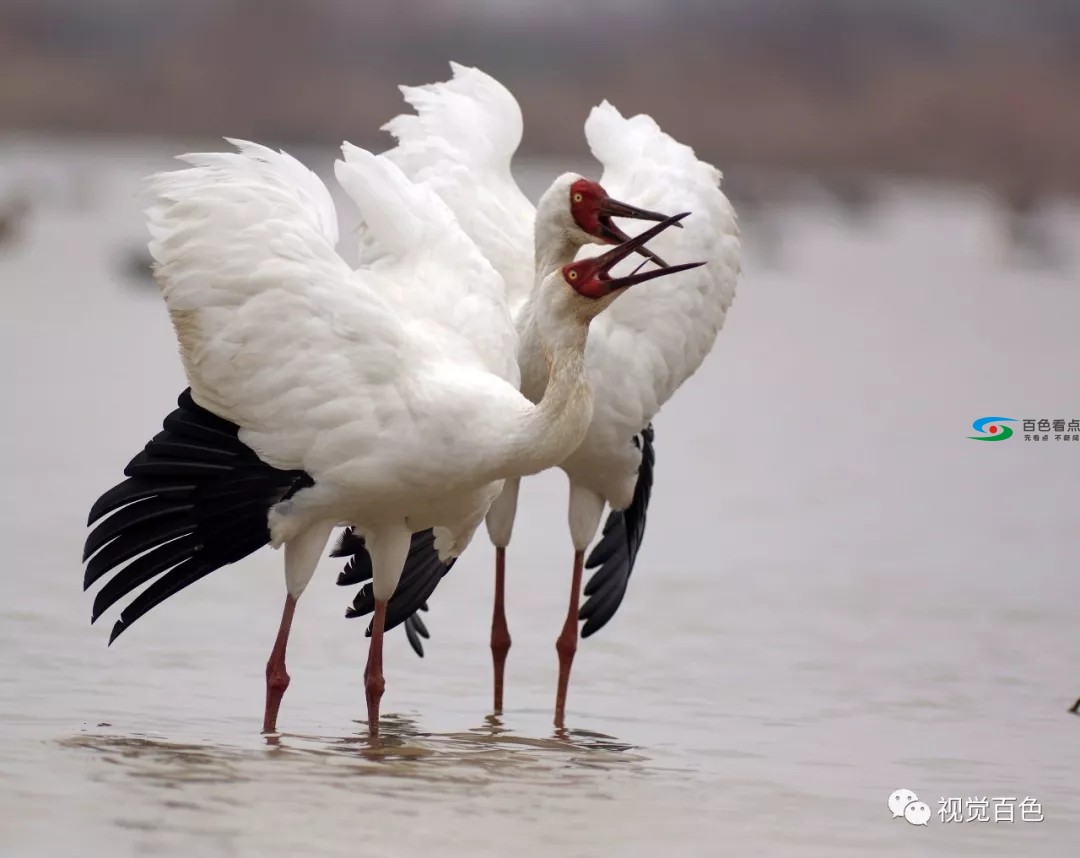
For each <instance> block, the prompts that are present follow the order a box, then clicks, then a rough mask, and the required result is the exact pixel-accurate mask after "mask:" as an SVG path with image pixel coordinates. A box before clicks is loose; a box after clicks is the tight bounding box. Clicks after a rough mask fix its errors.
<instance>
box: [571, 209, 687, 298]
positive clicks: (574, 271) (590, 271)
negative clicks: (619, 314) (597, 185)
mask: <svg viewBox="0 0 1080 858" xmlns="http://www.w3.org/2000/svg"><path fill="white" fill-rule="evenodd" d="M689 214H690V212H683V213H682V214H677V215H673V216H672V217H669V218H661V222H660V223H658V224H657V225H656V226H654V227H652V228H651V229H647V230H646V231H645V232H643V233H642V234H641V235H639V236H636V237H635V238H628V239H627V240H626V241H624V242H623V243H622V244H620V245H619V246H618V247H616V248H613V249H612V250H609V251H608V252H607V253H604V254H601V255H600V256H594V257H592V258H591V259H582V260H580V261H578V262H572V263H571V264H569V265H564V266H563V267H562V269H561V273H562V278H563V280H565V281H566V283H567V284H568V285H569V286H570V287H571V288H572V289H573V290H574V291H575V292H577V293H578V294H579V295H581V296H582V297H584V298H590V299H592V300H598V299H600V298H606V297H608V296H609V295H612V294H614V293H616V292H618V291H619V290H621V289H625V288H627V287H628V286H633V285H635V284H637V283H644V282H645V281H646V280H652V279H654V278H656V277H663V276H665V275H667V274H675V273H677V272H679V271H687V270H689V269H691V268H697V267H698V266H699V265H704V264H705V263H704V262H689V263H685V264H683V265H666V264H665V266H664V267H663V268H656V269H653V270H652V271H645V272H643V273H640V274H639V273H638V272H637V271H635V272H634V273H633V274H630V275H628V276H626V277H612V276H611V269H612V268H613V267H615V265H616V264H618V263H619V262H622V260H624V259H626V257H628V256H629V255H630V254H632V253H641V254H642V255H643V256H648V248H647V247H646V246H645V243H646V242H647V241H650V240H651V239H653V238H655V237H656V236H658V235H659V234H660V233H661V232H663V231H664V230H665V229H667V228H668V227H672V226H681V224H680V223H679V222H680V221H681V220H682V219H683V218H685V217H686V216H687V215H689ZM650 258H651V257H650ZM640 267H641V266H638V268H640Z"/></svg>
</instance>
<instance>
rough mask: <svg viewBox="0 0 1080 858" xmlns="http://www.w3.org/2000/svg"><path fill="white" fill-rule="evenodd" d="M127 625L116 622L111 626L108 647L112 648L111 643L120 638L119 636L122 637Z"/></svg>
mask: <svg viewBox="0 0 1080 858" xmlns="http://www.w3.org/2000/svg"><path fill="white" fill-rule="evenodd" d="M128 625H129V624H128V623H125V622H124V621H123V620H117V621H116V622H115V623H114V624H113V627H112V632H110V633H109V643H108V646H112V645H113V641H115V640H116V639H117V638H118V637H120V635H122V634H123V633H124V632H125V631H127V628H128Z"/></svg>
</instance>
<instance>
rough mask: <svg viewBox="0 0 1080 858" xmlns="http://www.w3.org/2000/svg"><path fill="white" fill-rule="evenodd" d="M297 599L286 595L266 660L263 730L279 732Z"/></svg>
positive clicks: (286, 685) (287, 685)
mask: <svg viewBox="0 0 1080 858" xmlns="http://www.w3.org/2000/svg"><path fill="white" fill-rule="evenodd" d="M295 610H296V599H294V598H293V597H292V596H286V597H285V608H284V609H283V610H282V612H281V625H280V626H279V627H278V633H277V639H276V640H275V641H274V648H273V649H272V650H270V659H269V661H267V662H266V709H265V711H264V712H263V732H264V733H276V732H277V716H278V709H280V708H281V698H282V697H284V696H285V689H286V688H288V687H289V673H288V671H287V670H285V648H286V647H287V646H288V644H289V629H290V628H292V619H293V612H294V611H295Z"/></svg>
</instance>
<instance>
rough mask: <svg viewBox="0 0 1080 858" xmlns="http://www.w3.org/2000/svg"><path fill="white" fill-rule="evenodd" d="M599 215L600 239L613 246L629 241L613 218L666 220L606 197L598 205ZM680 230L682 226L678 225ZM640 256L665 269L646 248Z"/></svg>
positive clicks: (662, 262)
mask: <svg viewBox="0 0 1080 858" xmlns="http://www.w3.org/2000/svg"><path fill="white" fill-rule="evenodd" d="M598 210H599V215H598V218H597V220H598V221H599V223H600V233H601V237H602V238H606V239H607V240H608V241H610V242H612V243H614V244H622V243H624V242H627V241H629V240H630V236H628V235H627V234H626V233H625V232H623V231H622V230H621V229H619V227H617V226H616V225H615V224H614V223H613V222H612V220H611V219H612V218H613V217H631V218H634V219H635V220H655V221H663V220H666V219H667V215H663V214H660V212H651V211H649V210H648V209H639V208H638V207H637V206H632V205H630V204H629V203H624V202H620V201H619V200H615V199H612V198H611V197H607V198H605V199H603V200H601V201H600V203H599V205H598ZM678 226H679V228H680V229H681V228H682V224H679V225H678ZM641 255H642V256H644V257H646V258H647V259H651V260H652V261H653V262H655V263H656V264H657V265H659V266H660V267H661V268H667V267H668V266H667V263H666V262H664V260H663V259H661V258H660V257H659V256H657V255H656V254H655V253H653V252H652V251H651V250H649V249H648V248H647V247H643V248H642V249H641Z"/></svg>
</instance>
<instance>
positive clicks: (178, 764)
mask: <svg viewBox="0 0 1080 858" xmlns="http://www.w3.org/2000/svg"><path fill="white" fill-rule="evenodd" d="M360 723H361V725H362V730H361V732H358V733H357V734H355V735H349V736H339V737H326V736H305V735H299V734H291V733H280V734H274V735H269V736H264V737H263V740H264V741H265V746H264V747H251V748H246V747H239V746H229V745H220V744H210V743H207V744H195V743H187V742H172V741H169V740H166V739H161V738H157V737H151V736H145V735H138V734H135V735H128V736H112V735H107V734H99V735H80V736H76V737H72V738H69V739H65V740H62V741H61V742H60V745H61V747H63V748H66V749H70V750H76V751H84V752H87V751H89V752H92V753H93V754H95V755H96V756H98V757H99V758H100V760H101V761H102V762H104V763H107V764H109V765H110V766H115V767H117V768H115V769H112V770H108V769H103V770H102V771H101V772H100V773H99V776H100V777H103V778H108V777H111V776H113V775H112V773H113V772H117V773H122V774H123V775H124V776H125V777H133V778H137V779H139V780H141V781H143V782H146V783H150V784H155V785H158V786H161V787H166V788H169V789H175V788H178V787H182V786H184V785H186V784H215V783H218V784H227V783H245V782H249V781H252V780H255V779H257V778H262V777H273V778H275V779H278V780H280V779H285V780H297V781H302V782H310V781H312V780H317V781H319V782H322V783H325V784H327V785H332V781H334V780H338V781H345V782H347V781H348V780H349V779H351V778H354V777H356V776H358V775H369V776H388V777H391V778H404V779H412V780H419V781H424V782H427V783H429V784H433V785H436V786H437V785H439V784H447V785H449V784H461V783H470V784H477V783H488V782H496V781H503V780H513V781H515V782H521V781H526V782H529V783H531V784H533V785H536V786H541V787H542V786H544V785H551V786H565V785H566V784H567V782H568V781H569V782H574V781H577V782H581V781H584V780H588V779H590V778H595V774H594V773H595V772H596V771H597V770H608V769H611V768H614V767H616V766H618V767H620V768H621V769H623V770H629V771H636V772H639V773H642V774H644V773H646V771H647V769H646V767H645V766H644V765H642V764H643V763H645V762H646V760H647V758H646V757H644V756H642V755H641V754H639V753H634V751H636V750H637V749H635V748H634V747H633V746H632V745H629V744H626V743H624V742H620V741H619V740H618V739H616V738H614V737H613V736H608V735H605V734H603V733H596V732H592V731H589V730H569V731H566V730H562V731H557V732H556V733H555V735H553V736H551V737H549V738H532V737H529V736H523V735H517V734H515V733H513V732H512V731H511V730H510V729H509V728H507V727H506V726H505V725H504V724H503V723H502V722H501V721H500V719H498V718H496V717H494V716H488V717H487V718H486V719H485V722H484V724H482V725H480V726H478V727H474V728H472V729H470V730H467V731H464V732H459V733H430V732H425V731H423V730H421V729H419V728H418V726H417V724H416V722H415V721H413V720H412V719H410V718H407V717H404V716H401V715H387V716H384V717H383V721H382V725H381V730H380V736H379V738H377V739H372V738H371V737H370V736H369V735H368V733H367V727H366V724H363V722H360ZM267 766H274V768H273V769H269V768H267Z"/></svg>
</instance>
